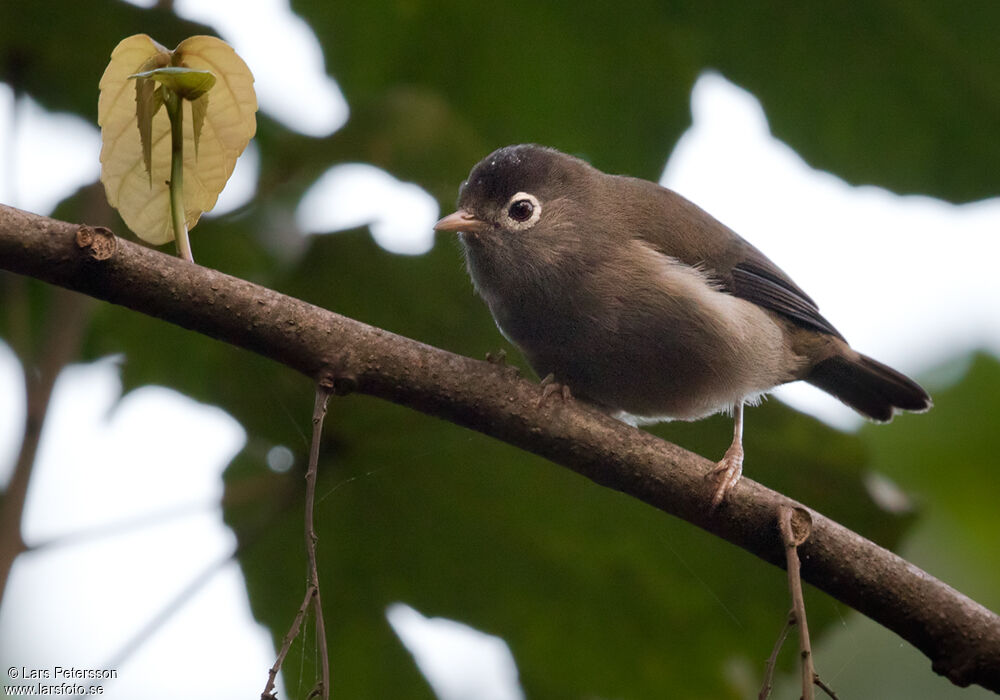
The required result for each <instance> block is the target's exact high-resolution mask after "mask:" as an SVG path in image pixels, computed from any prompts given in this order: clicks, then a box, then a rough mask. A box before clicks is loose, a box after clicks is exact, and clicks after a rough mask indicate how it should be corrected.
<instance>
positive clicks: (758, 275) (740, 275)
mask: <svg viewBox="0 0 1000 700" xmlns="http://www.w3.org/2000/svg"><path fill="white" fill-rule="evenodd" d="M774 270H777V268H774ZM778 272H780V271H778ZM730 274H731V280H732V281H731V283H730V285H727V286H730V287H731V288H730V289H727V291H729V292H730V293H732V295H733V296H737V297H739V298H741V299H746V300H747V301H750V302H753V303H754V304H757V305H758V306H762V307H764V308H765V309H770V310H772V311H777V312H778V313H779V314H782V315H784V316H787V317H788V318H790V319H792V320H793V321H795V322H796V323H798V324H800V325H803V326H806V327H807V328H812V329H814V330H817V331H820V332H822V333H829V334H830V335H835V336H837V337H838V338H840V339H841V340H843V339H844V336H842V335H841V334H840V333H839V332H838V331H837V329H836V328H834V327H833V324H831V323H830V322H829V321H827V320H826V319H825V318H823V316H822V315H821V314H820V312H819V308H818V307H817V306H816V302H814V301H813V300H812V299H810V298H809V296H808V295H807V294H806V293H805V292H803V291H802V290H801V289H799V288H798V286H797V285H795V284H794V283H793V282H792V281H791V280H789V279H788V278H787V277H785V276H784V275H783V274H782V275H778V274H775V273H774V271H772V270H771V269H768V268H766V267H761V266H760V265H755V264H754V263H752V262H748V261H743V262H739V263H737V264H735V265H733V267H732V269H731V271H730Z"/></svg>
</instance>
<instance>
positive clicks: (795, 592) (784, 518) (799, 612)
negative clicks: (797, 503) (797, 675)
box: [778, 505, 818, 700]
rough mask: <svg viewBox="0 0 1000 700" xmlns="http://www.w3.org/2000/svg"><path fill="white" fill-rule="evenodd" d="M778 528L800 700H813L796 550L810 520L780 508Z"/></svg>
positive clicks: (801, 510)
mask: <svg viewBox="0 0 1000 700" xmlns="http://www.w3.org/2000/svg"><path fill="white" fill-rule="evenodd" d="M778 525H779V528H780V530H781V541H782V542H783V543H784V545H785V559H786V561H787V569H788V590H789V592H790V593H791V595H792V614H793V615H794V616H795V622H796V624H797V625H798V626H799V657H800V658H799V663H800V664H801V668H802V700H813V699H814V698H815V694H814V692H813V684H814V683H815V682H816V680H817V678H818V676H817V675H816V671H815V669H814V668H813V657H812V646H811V645H810V643H809V624H808V623H807V622H806V602H805V599H804V598H803V596H802V577H801V573H800V570H799V569H800V565H799V552H798V546H799V545H800V544H802V543H803V542H805V541H806V540H807V539H809V533H810V531H811V530H812V517H811V516H810V515H809V512H808V511H807V510H805V509H804V508H792V507H791V506H788V505H782V506H780V508H779V510H778Z"/></svg>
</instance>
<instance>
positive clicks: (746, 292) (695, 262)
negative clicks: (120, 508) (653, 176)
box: [629, 178, 844, 340]
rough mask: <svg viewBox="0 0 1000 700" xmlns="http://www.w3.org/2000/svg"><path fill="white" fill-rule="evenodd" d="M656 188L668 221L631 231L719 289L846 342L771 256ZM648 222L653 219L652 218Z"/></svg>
mask: <svg viewBox="0 0 1000 700" xmlns="http://www.w3.org/2000/svg"><path fill="white" fill-rule="evenodd" d="M629 180H632V179H631V178H629ZM632 183H633V185H634V184H636V183H645V185H640V186H642V187H645V186H646V185H652V183H648V182H646V181H644V180H632ZM652 187H655V188H656V190H658V193H659V201H660V206H661V209H660V212H659V214H660V216H658V217H656V218H657V219H658V220H662V221H664V222H665V223H664V225H663V226H661V227H656V228H655V230H650V227H649V226H648V225H642V224H641V223H640V222H639V221H638V220H637V221H636V225H635V226H633V227H632V230H633V231H634V232H638V236H639V237H640V238H642V239H643V240H645V241H646V242H647V243H648V244H650V245H652V246H653V247H654V248H655V249H657V250H659V251H660V252H661V253H663V254H664V255H669V256H670V257H672V258H674V259H676V260H680V261H681V262H683V263H684V264H686V265H691V266H696V267H698V268H700V269H702V270H704V271H705V272H706V273H708V274H709V275H710V276H711V277H712V278H713V280H714V281H715V282H716V283H717V284H718V286H719V288H720V291H723V292H726V293H728V294H732V295H733V296H735V297H739V298H740V299H746V300H747V301H749V302H752V303H754V304H757V305H758V306H761V307H763V308H765V309H769V310H771V311H774V312H776V313H779V314H781V315H782V316H784V317H786V318H788V319H790V320H792V321H793V322H795V323H797V324H799V325H800V326H804V327H806V328H810V329H813V330H816V331H819V332H821V333H829V334H830V335H833V336H836V337H838V338H840V339H841V340H843V338H844V337H843V336H842V335H841V334H840V332H839V331H837V329H836V328H834V327H833V324H831V323H830V322H829V321H827V320H826V319H825V318H823V315H822V314H820V312H819V307H818V306H817V305H816V302H814V301H813V300H812V299H811V298H810V297H809V295H808V294H806V293H805V292H804V291H802V289H800V288H799V286H798V285H797V284H795V282H793V281H792V280H791V278H790V277H789V276H788V275H786V274H785V273H784V272H783V271H782V270H781V268H779V267H778V266H777V265H775V264H774V263H773V262H771V261H770V260H769V259H768V258H767V256H766V255H764V254H763V253H761V252H760V251H759V250H757V249H756V248H755V247H754V246H752V245H751V244H750V243H748V242H747V241H746V240H744V239H743V238H742V237H741V236H740V235H739V234H737V233H736V232H734V231H733V230H732V229H730V228H729V227H727V226H726V225H725V224H723V223H721V222H720V221H718V220H717V219H715V218H714V217H712V216H711V215H710V214H709V213H707V212H706V211H704V210H703V209H701V208H700V207H698V206H697V205H695V204H693V203H692V202H689V201H688V200H687V199H685V198H684V197H682V196H681V195H679V194H677V193H676V192H673V191H671V190H668V189H666V188H663V187H660V186H658V185H652ZM643 219H644V220H645V221H649V217H648V216H647V217H643Z"/></svg>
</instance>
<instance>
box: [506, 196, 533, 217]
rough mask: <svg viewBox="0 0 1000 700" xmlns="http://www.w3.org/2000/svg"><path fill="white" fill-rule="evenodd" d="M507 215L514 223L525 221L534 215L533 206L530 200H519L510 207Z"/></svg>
mask: <svg viewBox="0 0 1000 700" xmlns="http://www.w3.org/2000/svg"><path fill="white" fill-rule="evenodd" d="M507 213H508V214H510V218H512V219H513V220H514V221H527V220H528V219H530V218H531V215H532V214H534V213H535V205H534V204H532V203H531V200H530V199H519V200H517V201H516V202H514V203H512V204H511V205H510V208H509V209H508V210H507Z"/></svg>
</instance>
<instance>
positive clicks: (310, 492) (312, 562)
mask: <svg viewBox="0 0 1000 700" xmlns="http://www.w3.org/2000/svg"><path fill="white" fill-rule="evenodd" d="M332 389H333V384H332V382H328V381H326V380H324V379H321V380H320V381H319V382H317V383H316V401H315V403H314V404H313V419H312V421H313V433H312V444H311V445H310V446H309V468H308V469H307V470H306V517H305V519H306V555H307V556H308V558H309V585H310V586H311V587H312V588H313V589H314V591H315V593H314V595H313V599H312V603H313V611H314V612H315V615H316V649H317V651H318V652H319V662H320V669H322V675H321V676H320V686H319V691H320V697H321V698H322V699H323V700H329V698H330V655H329V654H328V653H327V649H326V627H325V626H324V624H323V603H322V600H321V598H320V592H319V568H318V567H317V566H316V540H318V539H319V538H318V537H317V536H316V530H315V529H314V528H313V506H314V504H315V503H316V471H317V465H318V464H319V444H320V440H321V438H322V433H323V419H324V418H325V417H326V402H327V400H328V399H329V398H330V392H331V390H332Z"/></svg>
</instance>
